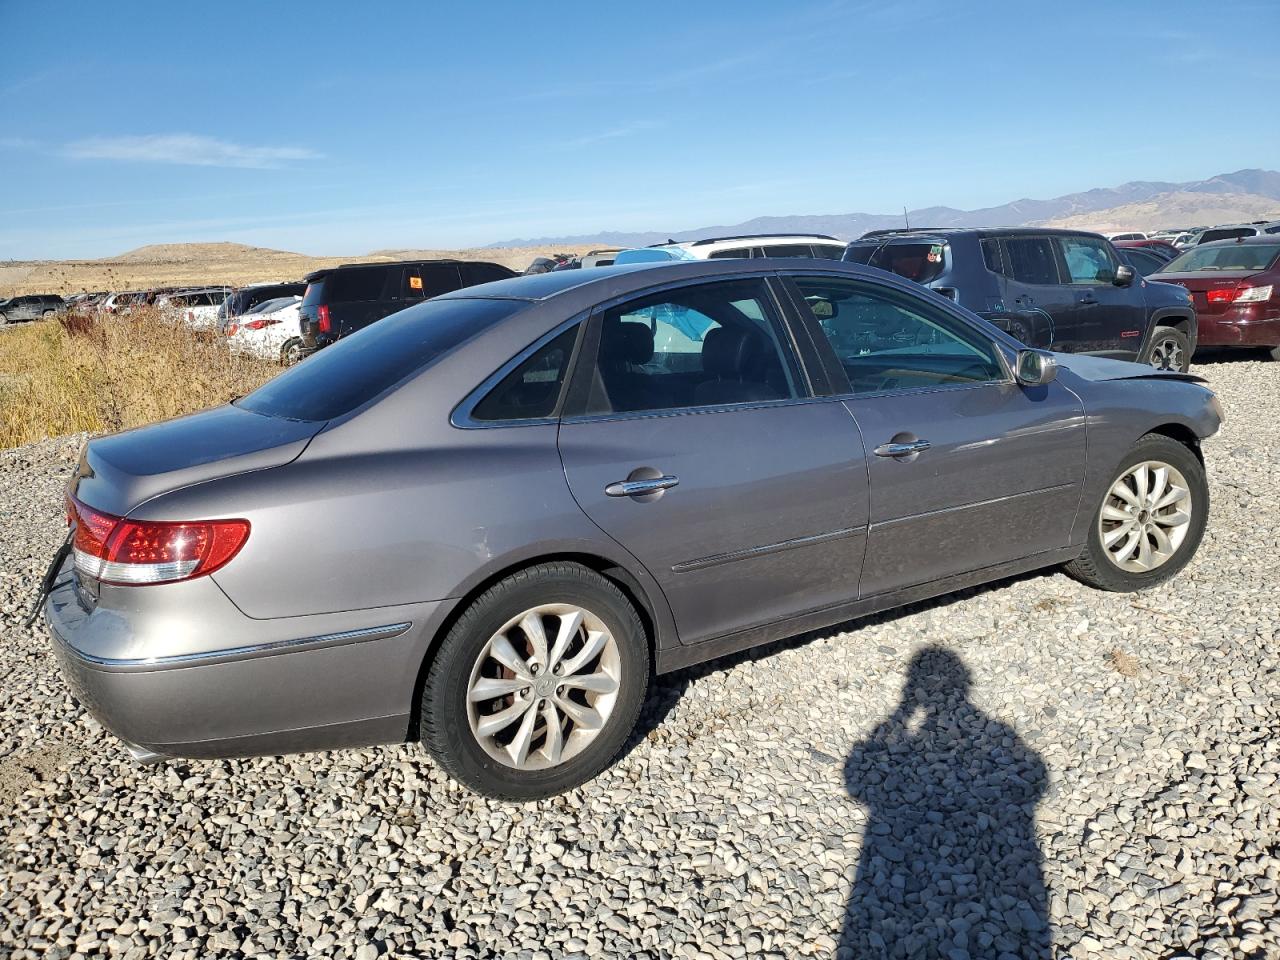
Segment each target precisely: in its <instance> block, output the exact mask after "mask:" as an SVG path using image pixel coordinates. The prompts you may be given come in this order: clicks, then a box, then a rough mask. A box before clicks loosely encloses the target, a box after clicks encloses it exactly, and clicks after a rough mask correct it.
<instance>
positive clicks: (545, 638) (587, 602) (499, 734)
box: [421, 563, 649, 800]
mask: <svg viewBox="0 0 1280 960" xmlns="http://www.w3.org/2000/svg"><path fill="white" fill-rule="evenodd" d="M531 618H533V621H536V622H531ZM526 623H528V624H529V626H530V628H531V629H528V630H526V628H525V626H524V625H525V624H526ZM538 629H540V630H541V631H542V637H537V636H535V633H536V632H537V630H538ZM562 634H563V635H564V636H565V637H567V638H571V639H569V640H568V643H567V644H565V643H562V642H558V641H560V639H561V635H562ZM597 648H598V649H597ZM513 654H514V657H513V656H512V655H513ZM543 659H545V660H546V661H547V662H545V663H543V662H541V661H542V660H543ZM648 686H649V642H648V638H647V635H646V633H645V629H644V625H643V624H642V623H641V621H640V617H639V615H638V614H637V612H636V609H635V607H634V606H632V604H631V602H630V600H628V598H627V596H626V595H625V594H624V593H623V592H622V591H621V590H620V589H619V588H618V587H617V586H616V585H615V584H614V583H612V582H610V581H609V580H607V579H605V578H604V577H602V576H600V574H598V573H596V572H594V571H592V570H589V569H587V568H586V567H583V566H580V565H579V564H575V563H546V564H539V565H538V566H534V567H529V568H528V569H525V570H521V571H519V572H518V573H515V574H512V575H511V576H509V577H507V578H505V579H503V580H501V581H499V582H498V583H496V584H494V585H493V586H492V587H490V588H489V589H487V590H486V591H485V592H484V593H482V594H481V595H480V596H479V597H477V598H476V600H475V601H474V602H473V603H472V604H471V605H470V606H469V607H467V609H466V610H465V611H464V612H463V613H462V615H461V616H460V617H459V618H458V620H457V622H455V623H454V625H453V626H452V627H451V628H450V630H449V632H448V634H447V635H446V636H445V639H444V641H443V642H442V643H441V645H440V648H439V650H438V651H437V652H436V654H435V656H434V657H433V659H432V661H431V666H430V668H429V670H428V672H427V679H426V682H425V684H424V685H423V692H422V707H421V736H422V741H423V743H424V744H425V746H426V747H427V749H428V750H429V751H430V753H431V755H432V756H433V757H434V758H435V759H436V761H437V762H438V763H439V764H440V765H441V766H442V767H444V769H445V770H446V771H448V773H449V774H450V775H451V776H452V777H453V778H454V779H456V780H457V781H459V782H460V783H462V784H464V785H465V786H467V787H469V788H470V789H472V790H474V791H475V792H476V793H480V794H483V795H484V796H488V797H495V798H497V799H501V800H539V799H543V798H545V797H551V796H555V795H556V794H558V793H563V792H564V791H566V790H570V789H572V788H573V787H576V786H578V785H579V784H581V783H584V782H585V781H587V780H590V779H591V778H592V777H594V776H595V775H596V774H598V773H599V772H600V771H601V770H603V769H604V768H605V767H606V766H608V765H609V763H611V762H612V761H613V759H614V758H615V757H616V756H617V754H618V751H619V750H621V749H622V746H623V744H624V743H625V742H626V739H627V737H628V735H629V734H630V733H631V731H632V730H633V729H634V727H635V723H636V718H637V717H638V716H639V714H640V708H641V706H642V705H643V703H644V698H645V693H646V691H647V690H648ZM610 687H612V689H610ZM485 693H491V694H493V696H492V697H491V698H490V697H484V694H485ZM562 705H563V706H562ZM553 722H554V725H553ZM553 729H554V730H557V731H558V733H557V734H555V735H553V734H552V730H553Z"/></svg>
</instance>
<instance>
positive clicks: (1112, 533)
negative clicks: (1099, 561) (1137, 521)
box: [1102, 520, 1133, 547]
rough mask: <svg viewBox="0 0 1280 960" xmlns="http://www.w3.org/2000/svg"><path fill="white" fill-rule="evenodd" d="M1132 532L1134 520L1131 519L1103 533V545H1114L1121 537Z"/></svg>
mask: <svg viewBox="0 0 1280 960" xmlns="http://www.w3.org/2000/svg"><path fill="white" fill-rule="evenodd" d="M1131 533H1133V521H1132V520H1129V521H1126V522H1125V523H1123V524H1121V525H1120V526H1118V527H1116V528H1115V529H1114V530H1109V531H1107V532H1106V533H1104V534H1103V535H1102V545H1103V546H1104V547H1112V546H1114V545H1115V543H1116V541H1117V540H1119V539H1120V538H1121V537H1125V536H1128V535H1129V534H1131Z"/></svg>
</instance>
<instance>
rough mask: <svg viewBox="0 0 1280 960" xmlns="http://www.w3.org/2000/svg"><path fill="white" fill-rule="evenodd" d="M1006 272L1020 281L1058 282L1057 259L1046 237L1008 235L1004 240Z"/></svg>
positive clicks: (1051, 244) (1051, 243) (1050, 242)
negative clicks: (1006, 257) (1007, 258)
mask: <svg viewBox="0 0 1280 960" xmlns="http://www.w3.org/2000/svg"><path fill="white" fill-rule="evenodd" d="M1004 249H1005V253H1006V254H1007V255H1008V257H1009V262H1008V265H1007V266H1008V271H1007V272H1008V274H1009V275H1010V276H1012V277H1013V278H1014V279H1015V280H1020V281H1021V282H1022V283H1040V284H1048V283H1058V282H1060V281H1059V280H1058V261H1057V258H1056V257H1055V256H1054V254H1053V242H1052V241H1050V240H1049V238H1048V237H1010V238H1009V239H1008V240H1006V241H1005V242H1004Z"/></svg>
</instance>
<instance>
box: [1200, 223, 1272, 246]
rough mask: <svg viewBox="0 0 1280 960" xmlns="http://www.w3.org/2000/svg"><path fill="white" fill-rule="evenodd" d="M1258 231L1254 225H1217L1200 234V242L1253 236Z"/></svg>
mask: <svg viewBox="0 0 1280 960" xmlns="http://www.w3.org/2000/svg"><path fill="white" fill-rule="evenodd" d="M1257 235H1258V231H1257V230H1256V229H1255V228H1254V227H1219V228H1217V229H1215V230H1206V231H1205V232H1204V233H1202V234H1200V242H1201V243H1212V242H1213V241H1214V240H1235V239H1236V238H1237V237H1255V236H1257Z"/></svg>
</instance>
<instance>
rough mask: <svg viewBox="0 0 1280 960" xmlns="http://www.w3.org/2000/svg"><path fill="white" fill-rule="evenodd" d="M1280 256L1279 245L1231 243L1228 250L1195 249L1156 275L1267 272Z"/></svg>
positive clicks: (1220, 248)
mask: <svg viewBox="0 0 1280 960" xmlns="http://www.w3.org/2000/svg"><path fill="white" fill-rule="evenodd" d="M1277 256H1280V243H1232V244H1229V245H1228V246H1225V247H1196V248H1195V249H1194V250H1188V251H1187V252H1186V253H1184V254H1181V255H1180V256H1177V257H1174V258H1173V259H1172V260H1170V261H1169V262H1168V263H1166V264H1165V265H1164V266H1163V267H1161V268H1160V269H1159V270H1158V271H1157V273H1197V272H1200V271H1208V270H1215V271H1216V270H1266V269H1267V268H1268V267H1270V266H1271V264H1273V263H1275V261H1276V257H1277Z"/></svg>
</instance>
